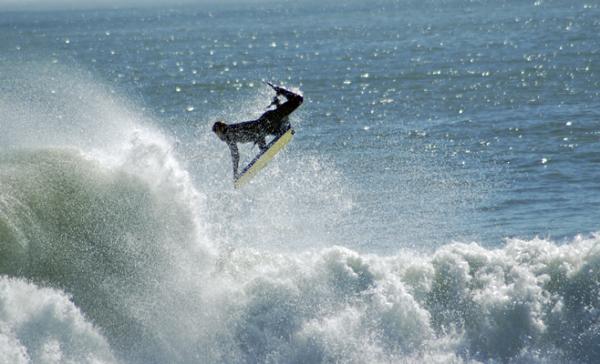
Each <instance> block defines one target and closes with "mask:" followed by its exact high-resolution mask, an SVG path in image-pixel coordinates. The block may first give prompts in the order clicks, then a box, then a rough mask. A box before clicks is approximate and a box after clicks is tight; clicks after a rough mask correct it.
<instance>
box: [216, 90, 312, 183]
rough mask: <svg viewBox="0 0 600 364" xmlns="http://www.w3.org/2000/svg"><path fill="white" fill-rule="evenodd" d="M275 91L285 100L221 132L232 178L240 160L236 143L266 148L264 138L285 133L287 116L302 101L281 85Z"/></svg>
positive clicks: (235, 174)
mask: <svg viewBox="0 0 600 364" xmlns="http://www.w3.org/2000/svg"><path fill="white" fill-rule="evenodd" d="M275 91H277V94H278V95H283V96H285V98H286V99H287V101H286V102H284V103H283V104H279V105H277V108H276V109H274V110H269V111H267V112H265V113H264V114H262V115H261V116H260V117H259V118H258V119H256V120H251V121H244V122H241V123H237V124H229V125H227V127H226V128H225V131H224V132H223V135H224V138H223V140H224V141H225V142H226V143H227V145H228V146H229V150H230V151H231V160H232V162H233V176H234V178H237V176H238V174H237V173H238V172H237V171H238V164H239V161H240V154H239V151H238V147H237V143H256V144H258V147H259V148H260V150H261V152H262V151H264V150H266V148H267V146H266V141H265V138H266V137H267V136H268V135H274V136H275V137H277V136H279V135H282V134H283V133H285V132H286V131H287V130H288V129H289V128H290V124H289V121H288V116H289V115H290V114H291V113H292V112H293V111H294V110H296V109H297V108H298V106H300V105H301V104H302V102H303V101H304V99H303V98H302V96H301V95H298V94H296V93H293V92H291V91H288V90H286V89H283V88H281V87H275Z"/></svg>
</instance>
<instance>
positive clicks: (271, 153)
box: [233, 128, 295, 189]
mask: <svg viewBox="0 0 600 364" xmlns="http://www.w3.org/2000/svg"><path fill="white" fill-rule="evenodd" d="M294 133H295V132H294V129H292V128H290V129H288V131H286V132H285V133H283V134H282V135H281V136H279V137H277V138H275V139H273V140H272V141H271V142H270V143H269V144H268V145H267V149H266V150H265V151H264V152H262V153H260V154H259V155H257V156H256V157H255V158H254V159H253V160H252V161H251V162H250V163H248V165H247V166H246V168H244V169H243V170H242V173H240V175H239V177H238V178H237V179H235V180H234V181H233V186H234V187H235V188H236V189H238V188H240V187H242V186H243V185H245V184H246V183H248V182H249V181H250V180H251V179H252V177H254V176H255V175H256V174H257V173H258V172H259V171H260V170H261V169H263V168H265V166H266V165H267V163H269V162H270V161H271V159H273V157H275V155H277V153H279V151H280V150H281V149H283V147H285V146H286V144H287V143H289V142H290V141H291V140H292V136H293V135H294Z"/></svg>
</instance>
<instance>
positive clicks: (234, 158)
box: [227, 142, 240, 178]
mask: <svg viewBox="0 0 600 364" xmlns="http://www.w3.org/2000/svg"><path fill="white" fill-rule="evenodd" d="M227 145H229V151H230V152H231V162H232V163H233V178H237V177H238V166H239V163H240V152H239V151H238V147H237V144H236V143H235V142H229V143H227Z"/></svg>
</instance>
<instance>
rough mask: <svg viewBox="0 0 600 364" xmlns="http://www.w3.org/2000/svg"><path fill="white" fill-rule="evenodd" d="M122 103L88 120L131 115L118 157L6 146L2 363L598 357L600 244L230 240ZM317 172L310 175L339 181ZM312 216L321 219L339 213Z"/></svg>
mask: <svg viewBox="0 0 600 364" xmlns="http://www.w3.org/2000/svg"><path fill="white" fill-rule="evenodd" d="M74 82H75V81H74ZM64 92H65V94H66V96H69V92H67V91H64ZM89 97H91V98H92V99H94V98H101V99H102V100H104V101H106V98H108V96H106V95H105V94H104V93H103V92H101V91H94V94H93V95H91V96H89ZM84 99H85V95H84ZM4 101H5V102H4V104H5V105H6V100H4ZM0 104H1V103H0ZM90 104H96V103H90ZM108 104H110V105H111V106H110V107H109V110H107V109H106V108H107V106H106V105H108ZM108 104H107V103H106V102H104V103H103V104H102V105H104V106H101V107H99V108H100V109H99V110H98V111H97V112H96V111H94V110H95V109H94V108H93V107H88V108H87V110H86V113H87V114H88V115H91V116H89V117H90V119H94V120H95V121H94V123H98V122H106V123H110V121H109V120H108V119H106V116H105V115H106V114H108V115H114V114H117V115H120V117H121V119H126V121H127V122H124V123H121V124H119V125H120V126H119V125H117V126H115V124H110V125H111V126H113V127H114V129H115V130H116V131H117V132H115V133H114V134H111V133H112V132H111V133H109V132H107V131H105V133H108V134H100V137H98V138H101V139H102V140H104V138H108V139H110V140H112V141H113V142H111V143H110V147H105V146H104V144H103V143H100V142H98V141H97V140H96V141H95V140H92V141H89V140H88V139H86V140H85V143H83V142H82V143H77V142H72V143H71V142H64V140H65V139H64V138H67V137H63V136H61V137H57V138H55V139H53V140H52V143H38V144H39V145H35V143H33V141H34V140H35V138H30V139H28V142H27V143H21V144H19V143H16V142H15V139H12V140H11V143H8V142H7V143H5V145H4V146H3V148H2V150H1V151H0V274H2V275H1V276H0V361H1V362H14V363H29V362H31V363H166V362H169V363H196V362H206V363H221V362H223V363H319V362H322V363H331V362H342V363H389V362H400V363H402V362H406V363H412V362H415V363H416V362H429V363H435V362H438V363H448V362H456V363H462V362H515V363H518V362H527V363H530V362H539V363H546V362H557V363H558V362H594V361H596V360H597V358H598V357H600V326H599V322H600V321H599V315H600V302H599V301H600V284H599V283H598V282H600V236H598V235H593V236H587V237H583V236H581V237H575V238H573V239H572V240H571V241H569V242H563V243H560V244H559V243H557V242H553V241H549V240H545V239H534V240H529V241H525V240H517V239H513V240H507V241H506V243H505V244H504V245H503V246H502V247H501V248H497V249H490V248H486V247H483V246H481V245H478V244H476V243H471V244H462V243H449V244H446V245H444V246H442V247H440V248H438V249H437V250H435V251H434V252H431V254H427V253H425V252H420V251H415V250H402V251H399V252H397V253H396V254H394V255H388V256H381V255H376V254H363V253H359V252H356V251H353V250H350V249H347V248H344V247H342V246H331V247H328V248H318V247H317V248H314V247H306V248H305V249H302V250H301V251H297V252H274V251H269V250H267V249H260V248H256V247H254V248H253V247H249V246H248V245H246V244H236V243H237V242H236V241H235V240H233V241H232V240H229V241H226V240H227V239H234V238H236V239H237V238H238V235H231V236H226V239H225V238H222V237H221V240H219V239H218V238H217V236H216V235H217V234H218V233H220V232H222V229H219V228H216V227H215V226H214V225H220V224H224V223H225V222H224V220H223V217H218V218H217V216H219V214H218V213H215V211H212V210H213V209H215V208H216V206H217V201H215V200H214V199H212V200H211V199H209V197H210V196H212V195H211V194H212V191H210V189H209V188H208V187H206V186H202V184H201V182H200V183H193V182H192V178H191V177H190V175H189V173H188V172H187V170H186V168H184V166H183V165H182V164H181V163H180V162H179V161H178V159H177V156H176V154H175V153H174V152H173V145H172V143H171V142H170V141H169V138H167V137H166V136H164V135H163V134H162V133H160V132H158V131H156V130H153V129H152V128H150V127H147V126H143V125H145V124H144V123H143V121H140V120H135V118H133V119H132V118H130V117H129V116H128V115H132V114H134V113H131V112H127V113H121V112H119V111H118V110H120V108H125V109H127V108H126V107H124V106H123V105H120V104H118V103H114V102H112V101H111V102H110V103H108ZM12 110H21V111H19V113H21V112H22V108H18V107H13V108H12ZM4 111H6V109H5V110H4ZM108 111H111V112H108ZM73 117H74V116H71V118H73ZM17 119H18V118H17V117H14V118H13V121H14V120H17ZM3 128H8V129H10V126H9V125H8V124H7V125H3ZM9 134H11V135H12V136H13V137H18V136H19V135H21V132H20V131H18V130H15V129H10V130H9ZM69 138H73V140H76V139H77V138H75V137H73V136H72V135H70V136H68V138H67V139H69ZM69 140H70V139H69ZM114 140H117V141H118V142H114ZM6 145H8V147H5V146H6ZM90 145H94V146H95V147H93V148H92V147H90ZM115 145H118V148H116V149H113V148H115V147H114V146H115ZM115 150H116V151H115ZM302 163H307V162H306V161H304V162H302ZM318 163H319V162H318V161H314V163H313V164H315V165H316V167H314V169H313V170H312V171H311V172H310V173H316V174H319V173H326V172H325V171H323V170H322V169H320V168H318ZM326 177H327V176H326ZM200 180H201V179H200ZM331 181H334V182H331V183H332V184H333V185H332V187H331V188H334V187H336V186H335V179H331ZM297 187H298V188H302V187H303V186H300V185H299V186H297ZM304 188H309V189H310V188H313V187H311V186H310V185H309V186H307V187H304ZM320 188H329V187H327V186H325V187H323V185H322V184H321V187H320ZM319 191H322V190H316V193H319ZM309 192H311V191H309ZM307 194H308V193H307ZM211 198H213V197H211ZM218 198H222V199H225V200H227V199H228V198H229V199H233V197H227V196H226V195H219V196H218ZM227 201H228V200H227ZM284 206H285V205H284ZM296 213H304V212H303V211H302V210H300V211H299V212H298V211H296ZM313 213H314V214H316V215H317V219H316V220H314V221H315V224H317V223H318V221H317V220H318V219H322V220H327V219H328V218H329V217H330V216H329V214H331V213H332V212H331V211H330V210H327V209H324V210H323V211H321V212H320V211H319V210H315V211H313ZM323 214H325V215H323ZM286 216H287V217H288V218H289V217H294V211H287V215H286ZM312 218H314V217H311V219H312ZM215 219H217V220H215ZM298 219H300V220H301V217H298ZM311 221H313V220H311ZM280 223H281V222H280V221H276V223H275V224H276V225H279V224H280ZM318 227H319V226H318V225H317V229H316V230H313V231H312V232H311V234H312V235H311V236H312V238H313V239H318V238H319V236H318V233H319V231H320V230H319V229H318ZM257 228H264V226H262V227H261V226H259V227H257ZM294 231H299V230H294ZM263 233H268V231H263ZM257 235H258V234H257ZM315 235H317V236H315ZM288 236H291V238H290V239H292V240H293V241H291V242H290V243H291V244H294V243H295V242H296V240H294V239H295V238H294V237H293V236H294V235H293V234H292V235H288ZM223 239H224V240H225V241H223ZM300 239H302V237H300V238H298V240H300ZM331 239H332V237H331V236H329V235H325V234H324V235H323V240H327V241H330V240H331ZM319 244H321V242H315V246H318V245H319ZM338 244H339V245H342V244H343V241H340V242H338Z"/></svg>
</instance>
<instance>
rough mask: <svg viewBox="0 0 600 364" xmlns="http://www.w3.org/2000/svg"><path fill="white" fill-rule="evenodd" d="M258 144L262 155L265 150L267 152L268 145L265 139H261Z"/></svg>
mask: <svg viewBox="0 0 600 364" xmlns="http://www.w3.org/2000/svg"><path fill="white" fill-rule="evenodd" d="M256 144H258V149H260V151H261V153H262V152H264V151H265V150H267V143H266V141H265V138H264V137H262V138H261V139H259V140H258V141H257V142H256Z"/></svg>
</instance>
